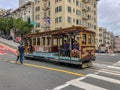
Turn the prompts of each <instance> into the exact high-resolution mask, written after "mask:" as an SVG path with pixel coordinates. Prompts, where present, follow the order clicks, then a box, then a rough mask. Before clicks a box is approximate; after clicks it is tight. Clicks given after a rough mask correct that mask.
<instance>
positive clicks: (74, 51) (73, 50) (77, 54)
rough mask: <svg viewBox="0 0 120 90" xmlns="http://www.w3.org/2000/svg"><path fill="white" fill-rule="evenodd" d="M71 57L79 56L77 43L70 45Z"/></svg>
mask: <svg viewBox="0 0 120 90" xmlns="http://www.w3.org/2000/svg"><path fill="white" fill-rule="evenodd" d="M71 52H72V56H79V43H78V42H77V41H74V43H73V44H72V51H71Z"/></svg>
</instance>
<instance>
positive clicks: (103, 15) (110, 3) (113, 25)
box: [0, 0, 120, 35]
mask: <svg viewBox="0 0 120 90" xmlns="http://www.w3.org/2000/svg"><path fill="white" fill-rule="evenodd" d="M18 1H19V0H0V8H4V9H10V8H13V9H16V8H18ZM119 12H120V0H100V1H99V2H98V26H99V27H105V28H106V29H107V31H110V32H113V33H114V35H120V13H119Z"/></svg>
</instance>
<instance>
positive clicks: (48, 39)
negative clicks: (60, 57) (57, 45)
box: [47, 37, 50, 45]
mask: <svg viewBox="0 0 120 90" xmlns="http://www.w3.org/2000/svg"><path fill="white" fill-rule="evenodd" d="M47 45H50V37H47Z"/></svg>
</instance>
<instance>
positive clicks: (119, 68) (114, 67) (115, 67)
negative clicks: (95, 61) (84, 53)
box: [107, 66, 120, 70]
mask: <svg viewBox="0 0 120 90" xmlns="http://www.w3.org/2000/svg"><path fill="white" fill-rule="evenodd" d="M107 67H108V68H111V69H117V70H120V67H117V66H107Z"/></svg>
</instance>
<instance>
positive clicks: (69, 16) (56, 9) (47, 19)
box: [34, 0, 98, 32]
mask: <svg viewBox="0 0 120 90" xmlns="http://www.w3.org/2000/svg"><path fill="white" fill-rule="evenodd" d="M97 1H98V0H53V1H51V0H35V2H34V20H35V22H36V23H37V25H36V27H35V30H37V31H39V32H43V31H48V30H55V29H60V28H66V27H71V26H83V27H85V28H86V29H89V30H93V31H96V30H97Z"/></svg>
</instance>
